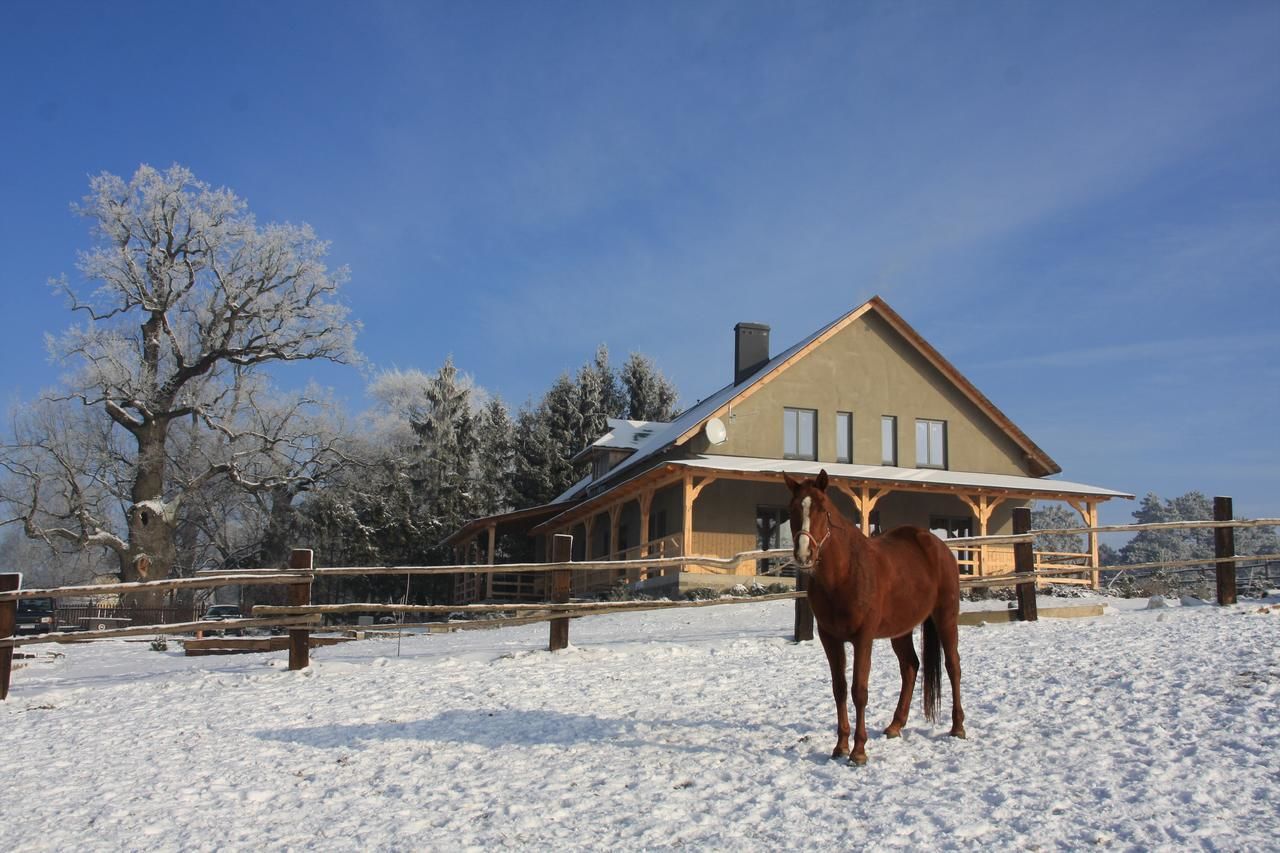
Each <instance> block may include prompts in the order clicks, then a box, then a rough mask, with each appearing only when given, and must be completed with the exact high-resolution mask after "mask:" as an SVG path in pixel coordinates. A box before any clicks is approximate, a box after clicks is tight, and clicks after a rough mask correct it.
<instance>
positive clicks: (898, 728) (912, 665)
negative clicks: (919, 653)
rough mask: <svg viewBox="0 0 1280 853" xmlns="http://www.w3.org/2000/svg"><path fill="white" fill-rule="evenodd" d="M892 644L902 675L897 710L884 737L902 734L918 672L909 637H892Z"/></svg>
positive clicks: (917, 661) (914, 650)
mask: <svg viewBox="0 0 1280 853" xmlns="http://www.w3.org/2000/svg"><path fill="white" fill-rule="evenodd" d="M892 642H893V651H894V654H896V655H897V656H898V670H899V671H900V672H901V673H902V692H900V693H899V694H898V709H897V710H896V711H894V712H893V722H892V723H890V724H889V728H887V729H885V730H884V736H885V737H897V736H898V735H900V734H902V727H903V726H905V725H906V724H907V714H908V713H910V711H911V694H912V692H913V691H914V690H915V687H916V673H918V672H919V671H920V658H918V657H916V649H915V646H914V645H913V644H912V642H911V635H910V634H903V635H902V636H901V637H894V638H893V641H892Z"/></svg>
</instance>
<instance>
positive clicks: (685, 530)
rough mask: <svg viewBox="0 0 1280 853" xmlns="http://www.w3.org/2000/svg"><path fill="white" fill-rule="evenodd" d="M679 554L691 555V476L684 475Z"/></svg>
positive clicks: (686, 473)
mask: <svg viewBox="0 0 1280 853" xmlns="http://www.w3.org/2000/svg"><path fill="white" fill-rule="evenodd" d="M680 534H681V535H680V553H681V554H683V555H684V556H686V557H687V556H688V555H690V554H692V553H693V474H691V473H689V472H688V471H686V472H685V474H684V523H683V526H682V527H681V528H680Z"/></svg>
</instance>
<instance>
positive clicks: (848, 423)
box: [836, 412, 853, 462]
mask: <svg viewBox="0 0 1280 853" xmlns="http://www.w3.org/2000/svg"><path fill="white" fill-rule="evenodd" d="M836 461H837V462H852V461H853V413H852V412H836Z"/></svg>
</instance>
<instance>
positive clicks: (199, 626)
mask: <svg viewBox="0 0 1280 853" xmlns="http://www.w3.org/2000/svg"><path fill="white" fill-rule="evenodd" d="M319 620H320V617H319V616H309V615H301V616H278V617H273V618H264V619H223V620H207V621H202V622H170V623H169V624H167V625H137V626H135V627H132V628H112V629H110V630H107V631H55V632H53V633H50V634H33V635H31V636H29V637H15V638H13V639H8V640H4V639H0V647H2V646H9V647H14V646H34V645H38V644H41V643H84V642H88V641H89V640H120V639H124V638H126V637H154V636H163V635H165V634H194V633H196V632H197V631H234V630H236V629H237V628H268V627H275V626H282V627H288V626H290V625H297V624H299V623H307V624H312V623H317V624H318V623H319Z"/></svg>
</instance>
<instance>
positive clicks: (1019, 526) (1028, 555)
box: [1013, 506, 1040, 622]
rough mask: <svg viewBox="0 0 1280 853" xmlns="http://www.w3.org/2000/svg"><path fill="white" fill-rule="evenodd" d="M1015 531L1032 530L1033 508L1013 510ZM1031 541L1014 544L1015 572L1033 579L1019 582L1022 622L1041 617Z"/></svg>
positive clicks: (1019, 610) (1021, 507)
mask: <svg viewBox="0 0 1280 853" xmlns="http://www.w3.org/2000/svg"><path fill="white" fill-rule="evenodd" d="M1013 532H1014V533H1015V534H1026V533H1030V532H1031V508H1030V507H1025V506H1020V507H1014V510H1013ZM1033 547H1034V546H1033V545H1032V543H1031V542H1029V541H1028V542H1018V543H1016V544H1015V545H1014V546H1013V571H1014V574H1019V575H1027V574H1030V575H1031V577H1032V579H1031V580H1029V581H1026V582H1025V583H1020V584H1018V619H1019V620H1020V621H1022V622H1035V621H1036V620H1037V619H1039V618H1040V617H1039V614H1037V613H1036V582H1035V569H1036V566H1035V563H1036V556H1035V552H1034V551H1033V550H1032V549H1033Z"/></svg>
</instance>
